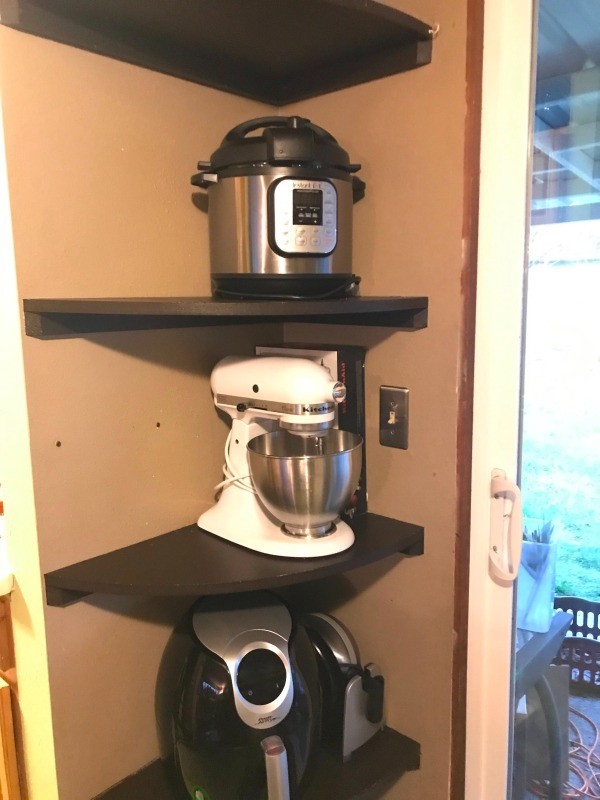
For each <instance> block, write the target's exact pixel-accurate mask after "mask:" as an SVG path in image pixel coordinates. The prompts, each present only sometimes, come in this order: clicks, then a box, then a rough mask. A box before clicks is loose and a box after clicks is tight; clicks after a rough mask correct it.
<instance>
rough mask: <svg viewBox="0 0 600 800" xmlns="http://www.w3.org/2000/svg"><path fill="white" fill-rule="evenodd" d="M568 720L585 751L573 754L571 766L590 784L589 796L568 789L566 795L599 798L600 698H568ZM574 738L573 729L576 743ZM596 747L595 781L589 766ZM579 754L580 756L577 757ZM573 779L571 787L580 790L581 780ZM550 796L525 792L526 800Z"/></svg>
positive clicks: (579, 778)
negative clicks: (591, 750)
mask: <svg viewBox="0 0 600 800" xmlns="http://www.w3.org/2000/svg"><path fill="white" fill-rule="evenodd" d="M577 712H579V713H577ZM580 714H583V715H584V716H585V717H587V719H588V720H590V721H591V722H588V721H587V720H586V719H584V718H583V717H581V716H580ZM569 721H570V722H571V723H572V724H573V725H574V726H575V727H576V729H577V731H578V732H579V737H580V739H581V741H582V743H583V748H581V749H580V750H579V752H578V753H573V752H572V754H571V758H570V765H571V766H575V767H576V768H578V769H580V770H581V771H582V772H583V775H584V776H585V778H586V779H587V780H588V781H590V783H589V784H588V786H589V788H588V790H587V793H586V794H584V793H578V792H576V791H575V790H573V789H569V790H568V794H566V795H565V796H566V797H568V798H573V799H574V798H581V800H588V798H594V797H598V796H600V742H599V740H598V738H597V737H598V732H599V731H600V696H598V695H596V696H587V697H586V696H581V697H579V696H576V695H571V696H570V697H569ZM575 736H576V734H575V732H574V731H573V730H571V731H570V733H569V737H570V739H571V742H573V739H574V737H575ZM594 745H595V751H594V758H595V763H596V765H598V766H596V767H595V775H596V777H595V778H594V777H593V774H592V772H591V770H590V768H589V767H588V765H587V763H586V760H587V756H588V754H589V751H590V749H591V748H594ZM585 748H587V749H585ZM577 755H579V756H581V757H580V758H578V757H577ZM593 769H594V768H593ZM570 780H571V786H573V787H581V786H582V784H583V780H582V778H581V777H580V776H578V775H576V774H575V773H574V772H571V776H570ZM547 796H548V795H547V793H545V792H543V790H541V789H540V791H539V792H538V793H534V792H526V793H525V796H524V798H523V800H540V798H545V797H547Z"/></svg>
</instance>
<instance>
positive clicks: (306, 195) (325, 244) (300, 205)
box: [273, 178, 337, 255]
mask: <svg viewBox="0 0 600 800" xmlns="http://www.w3.org/2000/svg"><path fill="white" fill-rule="evenodd" d="M273 232H274V239H275V244H276V246H277V247H278V248H279V250H281V252H282V253H285V254H286V255H294V254H299V255H304V254H309V255H313V254H314V255H329V254H330V253H331V252H332V251H333V250H334V249H335V246H336V244H337V193H336V191H335V187H334V186H333V184H331V183H329V181H313V180H300V179H298V180H295V179H293V178H283V179H282V180H280V181H279V182H278V183H277V185H276V186H275V189H274V191H273Z"/></svg>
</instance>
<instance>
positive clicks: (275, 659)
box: [192, 594, 294, 730]
mask: <svg viewBox="0 0 600 800" xmlns="http://www.w3.org/2000/svg"><path fill="white" fill-rule="evenodd" d="M250 603H252V605H250ZM192 624H193V628H194V633H195V634H196V636H197V637H198V639H199V641H200V642H202V644H203V645H204V646H205V647H207V648H208V649H209V650H211V651H212V652H213V653H215V654H216V655H217V656H219V657H220V658H221V659H223V661H224V662H225V663H226V665H227V668H228V670H229V673H230V675H231V679H232V685H233V696H234V700H235V706H236V711H237V713H238V715H239V717H240V719H241V720H242V721H243V722H245V723H246V725H249V726H250V727H251V728H257V729H259V730H262V729H266V728H272V727H273V726H274V725H278V724H279V723H280V722H281V721H282V720H283V719H284V718H285V717H286V716H287V714H288V712H289V710H290V708H291V707H292V702H293V699H294V687H293V683H292V673H291V668H290V660H289V653H288V641H289V638H290V634H291V632H292V619H291V616H290V614H289V611H288V610H287V608H286V607H285V606H284V605H283V604H282V603H280V602H278V601H277V600H276V599H275V598H274V597H271V596H269V595H265V594H259V595H256V596H254V597H252V598H251V599H244V598H236V599H230V600H228V601H224V600H223V599H220V600H218V601H216V600H209V599H207V600H206V601H205V602H204V603H203V604H202V606H201V608H199V609H198V610H197V611H196V612H195V614H194V616H193V619H192Z"/></svg>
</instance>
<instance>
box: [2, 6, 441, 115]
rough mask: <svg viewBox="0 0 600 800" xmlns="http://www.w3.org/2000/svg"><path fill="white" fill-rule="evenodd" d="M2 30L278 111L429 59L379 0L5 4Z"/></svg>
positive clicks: (428, 44) (408, 24) (410, 30)
mask: <svg viewBox="0 0 600 800" xmlns="http://www.w3.org/2000/svg"><path fill="white" fill-rule="evenodd" d="M0 13H1V19H2V24H3V25H7V26H8V27H10V28H15V29H16V30H19V31H24V32H25V33H31V34H34V35H36V36H43V37H44V38H46V39H53V40H54V41H57V42H62V43H63V44H69V45H73V46H75V47H79V48H81V49H83V50H89V51H92V52H94V53H100V54H101V55H105V56H110V57H111V58H116V59H119V60H120V61H126V62H129V63H131V64H137V65H138V66H141V67H146V68H149V69H152V70H155V71H157V72H163V73H166V74H168V75H174V76H176V77H179V78H184V79H185V80H189V81H193V82H195V83H200V84H204V85H205V86H212V87H214V88H216V89H221V90H223V91H226V92H231V93H233V94H237V95H241V96H243V97H250V98H253V99H255V100H262V101H263V102H265V103H269V104H272V105H276V106H281V105H286V104H287V103H292V102H295V101H297V100H303V99H305V98H307V97H315V96H317V95H320V94H324V93H326V92H331V91H335V90H337V89H342V88H345V87H347V86H354V85H356V84H359V83H365V82H366V81H371V80H374V79H376V78H381V77H385V76H386V75H392V74H395V73H398V72H404V71H406V70H410V69H414V68H416V67H420V66H423V65H424V64H428V63H429V62H430V61H431V50H432V37H431V32H430V26H429V25H427V24H426V23H424V22H421V21H420V20H418V19H415V18H414V17H411V16H409V15H408V14H403V13H402V12H401V11H397V10H396V9H393V8H389V7H388V6H385V5H382V4H381V3H377V2H373V0H285V2H282V0H177V2H176V3H173V2H172V0H152V2H147V1H146V2H144V0H102V2H98V0H0Z"/></svg>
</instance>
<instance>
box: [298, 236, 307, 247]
mask: <svg viewBox="0 0 600 800" xmlns="http://www.w3.org/2000/svg"><path fill="white" fill-rule="evenodd" d="M296 244H297V245H298V246H299V247H302V246H303V245H305V244H306V236H296Z"/></svg>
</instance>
